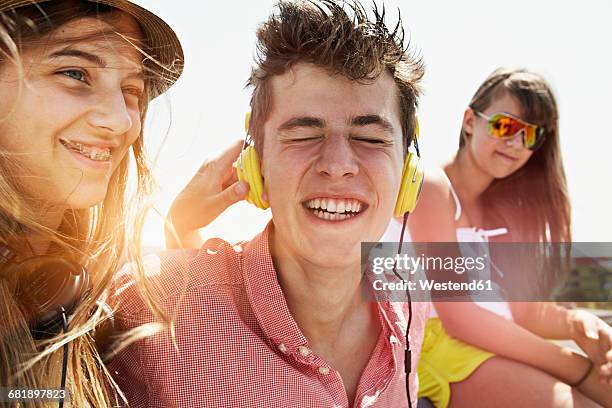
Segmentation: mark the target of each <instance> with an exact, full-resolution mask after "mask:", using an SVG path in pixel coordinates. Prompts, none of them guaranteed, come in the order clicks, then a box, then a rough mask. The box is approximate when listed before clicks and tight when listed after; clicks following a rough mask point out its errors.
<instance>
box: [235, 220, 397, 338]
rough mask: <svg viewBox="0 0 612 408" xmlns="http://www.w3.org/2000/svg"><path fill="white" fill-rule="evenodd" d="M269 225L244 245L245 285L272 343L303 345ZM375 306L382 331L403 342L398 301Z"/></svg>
mask: <svg viewBox="0 0 612 408" xmlns="http://www.w3.org/2000/svg"><path fill="white" fill-rule="evenodd" d="M272 225H273V222H272V221H270V222H269V223H268V225H267V226H266V228H265V229H264V230H263V231H262V232H261V233H260V234H259V235H257V236H256V237H255V238H254V239H253V240H251V241H250V242H249V243H248V244H247V245H246V247H245V248H244V258H243V259H244V261H243V265H242V267H243V270H244V277H245V288H246V293H247V297H248V299H249V302H250V304H251V306H252V308H253V311H254V313H255V317H256V318H257V321H258V322H259V325H260V326H261V328H262V330H263V332H264V335H265V336H266V337H267V338H268V339H270V341H271V342H272V343H273V344H274V345H275V346H279V345H280V344H283V345H284V346H286V347H287V349H289V350H292V349H296V348H298V347H300V346H306V345H307V343H308V340H307V339H306V337H304V335H303V334H302V331H301V330H300V328H299V327H298V325H297V323H296V321H295V320H294V319H293V316H292V315H291V313H290V311H289V306H288V305H287V301H286V300H285V295H284V293H283V291H282V289H281V286H280V284H279V283H278V279H277V275H276V269H275V268H274V263H273V261H272V255H271V254H270V246H269V237H270V229H271V228H273V226H272ZM378 306H379V310H380V314H381V317H382V319H381V323H382V324H383V328H384V330H385V332H387V333H389V334H392V335H393V336H394V337H395V338H396V339H397V340H398V341H399V342H400V343H401V344H404V345H405V339H404V336H405V334H404V333H405V332H406V317H405V316H404V313H403V312H402V310H401V309H402V307H401V304H397V302H378Z"/></svg>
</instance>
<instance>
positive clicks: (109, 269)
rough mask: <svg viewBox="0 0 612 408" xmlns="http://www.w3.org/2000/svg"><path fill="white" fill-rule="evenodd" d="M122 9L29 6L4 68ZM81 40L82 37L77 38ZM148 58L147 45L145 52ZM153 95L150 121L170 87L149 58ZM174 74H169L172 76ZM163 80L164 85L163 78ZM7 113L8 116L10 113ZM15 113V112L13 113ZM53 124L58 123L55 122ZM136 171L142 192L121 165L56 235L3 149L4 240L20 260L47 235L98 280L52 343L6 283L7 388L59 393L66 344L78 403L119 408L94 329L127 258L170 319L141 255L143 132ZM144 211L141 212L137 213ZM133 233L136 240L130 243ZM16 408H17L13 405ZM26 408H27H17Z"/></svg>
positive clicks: (8, 23)
mask: <svg viewBox="0 0 612 408" xmlns="http://www.w3.org/2000/svg"><path fill="white" fill-rule="evenodd" d="M117 11H118V10H117V9H115V8H113V7H110V6H104V5H100V4H96V3H91V2H86V1H75V0H68V1H50V2H45V3H43V4H37V5H27V6H24V7H19V8H16V9H14V10H10V11H8V12H5V13H2V14H1V15H0V17H1V18H0V34H1V39H2V41H0V53H1V54H0V64H9V63H15V64H19V61H20V59H19V55H20V51H22V50H23V49H25V48H27V47H28V46H31V45H32V44H34V43H36V41H38V40H41V39H43V38H45V35H47V34H49V33H51V32H52V31H53V30H55V29H57V28H58V27H60V26H62V25H63V24H66V23H68V22H70V21H72V20H75V19H77V18H82V17H95V18H103V19H105V20H108V21H110V22H112V19H113V17H114V16H113V13H116V12H117ZM77 40H78V39H77ZM141 46H142V49H141V51H143V52H144V53H146V52H147V48H146V44H139V49H140V47H141ZM145 55H146V56H147V58H143V59H144V60H145V61H146V62H145V63H144V64H143V65H145V71H146V72H147V75H146V79H145V83H146V85H145V95H144V96H143V98H142V100H143V102H142V104H141V110H140V112H141V120H142V121H143V123H144V119H145V115H146V110H147V105H148V102H149V100H150V98H151V96H152V95H155V94H156V93H157V90H158V89H160V88H162V87H163V85H160V84H159V83H157V80H158V75H157V74H156V73H155V72H156V71H157V70H156V69H153V68H151V67H150V66H148V64H151V63H152V61H153V63H157V62H155V61H154V60H152V59H151V58H150V55H147V54H145ZM167 70H168V68H166V71H167ZM160 80H163V79H160ZM2 114H3V115H4V114H5V113H2ZM6 114H7V115H10V112H8V113H6ZM49 120H53V119H52V118H51V119H49ZM131 151H132V160H133V165H134V166H135V168H136V186H135V188H134V190H135V193H134V195H133V197H132V198H131V199H128V197H127V194H126V190H127V189H128V186H129V183H128V168H129V166H130V157H129V155H126V157H125V158H124V159H123V160H122V161H121V163H120V164H119V166H118V168H117V170H116V171H115V172H114V173H113V175H112V177H111V179H110V180H109V185H108V190H107V194H106V196H105V198H104V200H103V201H102V202H101V203H99V204H98V205H95V206H94V207H92V208H88V209H69V210H67V211H66V212H65V213H64V215H63V219H62V222H61V225H60V227H59V229H58V230H57V231H56V230H51V229H49V228H46V227H45V226H44V225H42V224H41V223H40V222H39V220H38V219H37V217H38V215H37V211H36V207H35V206H36V205H37V204H40V203H36V202H34V201H33V200H32V199H31V197H30V198H29V197H28V196H29V195H28V194H27V193H26V192H25V191H24V190H23V189H22V187H21V186H20V183H19V178H18V177H17V175H19V174H21V175H22V174H27V169H24V168H20V167H19V166H18V164H17V163H16V162H15V161H14V160H12V159H11V154H10V152H8V151H0V170H1V171H0V241H1V242H4V243H6V244H9V245H10V246H11V247H12V248H13V249H14V250H16V252H17V256H18V258H20V257H27V256H29V255H30V253H29V250H28V248H27V247H26V246H24V245H20V243H23V242H24V236H25V234H28V233H36V234H38V235H42V236H44V237H46V239H48V240H49V241H50V242H51V243H52V247H53V248H54V252H55V253H57V254H61V256H64V257H69V258H70V259H73V260H75V261H77V262H79V263H80V264H82V265H83V266H85V267H86V268H87V269H88V271H89V273H90V275H91V277H92V290H91V292H90V293H89V295H88V296H87V297H86V298H85V299H84V300H83V301H82V302H81V304H80V305H79V306H78V307H77V309H76V311H75V312H74V314H73V316H72V318H71V322H70V326H71V327H70V331H69V333H67V334H65V335H59V336H57V337H55V338H53V339H51V340H47V341H37V340H34V339H33V337H32V335H31V333H30V329H29V327H28V324H27V322H26V319H25V316H24V315H23V313H22V311H21V310H20V307H19V305H18V299H16V298H15V286H14V282H11V280H10V279H0V299H2V301H1V302H0V316H2V317H1V319H0V386H2V387H12V388H15V387H21V388H54V389H56V388H59V384H60V372H61V357H62V349H61V346H62V344H63V343H65V342H70V349H69V350H70V352H69V354H68V370H67V381H66V385H67V391H68V394H69V396H70V404H72V405H73V406H78V407H88V406H91V407H110V406H116V405H117V400H116V397H113V395H114V393H113V392H112V391H111V390H112V389H113V387H110V386H109V384H113V382H112V379H110V376H109V375H108V373H107V372H106V369H105V368H104V365H103V364H102V360H101V357H100V355H99V353H98V351H97V349H96V344H95V342H94V340H93V337H92V330H93V329H94V328H95V327H96V326H97V325H98V324H99V323H100V321H99V320H100V316H101V313H100V307H99V306H98V304H97V302H98V301H99V300H102V301H103V300H105V299H106V297H107V296H108V293H107V290H108V288H109V286H110V283H111V280H112V277H113V272H114V271H115V270H116V269H117V267H118V266H119V265H118V263H119V262H120V260H125V259H124V257H123V254H124V252H127V253H128V258H129V259H131V260H136V263H135V264H136V265H138V268H137V269H138V273H137V275H138V277H139V278H138V279H137V280H138V283H139V286H140V287H141V289H142V291H143V295H144V297H145V299H146V300H147V302H148V303H149V305H150V307H151V308H152V310H153V311H154V312H155V313H156V314H157V315H158V316H161V317H162V318H165V316H164V315H163V313H161V311H160V310H159V309H158V308H157V306H156V302H155V300H154V298H153V296H152V294H151V291H150V290H149V287H148V286H147V285H146V280H145V279H144V278H143V276H144V271H143V270H142V266H141V265H142V264H141V262H138V261H139V259H140V253H139V242H140V228H141V225H142V218H143V217H144V211H145V209H146V199H147V197H148V195H149V193H150V192H151V189H152V187H153V181H152V177H151V173H150V171H149V168H148V166H147V159H146V157H145V153H144V148H143V135H142V130H141V134H140V135H139V137H138V139H137V140H136V142H135V143H134V144H133V145H132V147H131ZM134 209H136V210H134ZM126 234H129V235H128V236H129V237H130V240H129V242H128V243H127V244H128V245H126ZM47 404H48V403H46V402H36V401H30V402H28V405H27V406H46V405H47ZM11 406H14V405H11ZM17 406H20V405H17Z"/></svg>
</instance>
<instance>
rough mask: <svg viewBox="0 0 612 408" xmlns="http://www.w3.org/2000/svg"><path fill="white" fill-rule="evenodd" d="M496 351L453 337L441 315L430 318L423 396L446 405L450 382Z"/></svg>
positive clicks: (421, 367)
mask: <svg viewBox="0 0 612 408" xmlns="http://www.w3.org/2000/svg"><path fill="white" fill-rule="evenodd" d="M494 355H495V354H493V353H489V352H487V351H484V350H481V349H479V348H476V347H473V346H470V345H469V344H466V343H464V342H462V341H461V340H457V339H454V338H452V337H450V336H449V335H448V334H447V333H446V330H444V326H442V322H441V321H440V319H438V318H437V317H432V318H430V319H429V320H427V323H426V324H425V336H424V338H423V348H422V350H421V357H420V358H419V369H418V373H419V397H426V398H428V399H429V400H431V402H432V403H433V404H434V405H435V406H436V408H446V407H447V406H448V403H449V401H450V383H453V382H459V381H463V380H465V379H466V378H467V377H468V376H469V375H470V374H472V373H473V372H474V371H475V370H476V369H477V368H478V366H480V365H481V364H482V363H484V362H485V361H486V360H488V359H489V358H491V357H493V356H494Z"/></svg>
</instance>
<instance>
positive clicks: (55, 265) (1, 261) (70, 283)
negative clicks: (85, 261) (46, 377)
mask: <svg viewBox="0 0 612 408" xmlns="http://www.w3.org/2000/svg"><path fill="white" fill-rule="evenodd" d="M16 255H17V254H16V253H15V251H14V250H13V249H11V248H10V247H9V246H7V245H4V244H2V243H0V278H1V279H7V280H9V281H10V282H14V283H15V285H16V291H15V299H17V302H18V304H19V308H20V309H21V311H22V313H23V314H24V316H25V318H26V320H27V322H28V326H29V327H30V332H31V333H32V337H33V338H34V339H37V340H40V339H45V338H49V337H52V336H54V335H57V334H58V333H59V332H60V330H63V331H64V332H67V331H68V316H69V315H70V314H72V312H74V309H76V307H77V306H78V304H79V303H80V302H81V301H82V300H83V299H84V298H85V296H87V294H88V293H89V291H90V290H91V282H90V278H89V273H88V272H87V269H85V268H84V267H83V266H82V265H79V264H77V263H76V262H72V261H68V260H66V259H64V258H60V257H56V256H48V255H41V256H33V257H30V258H26V259H24V260H23V261H21V262H13V259H15V257H16ZM63 349H64V356H63V359H62V380H61V384H60V389H62V390H63V389H65V386H66V372H67V366H68V343H66V344H64V347H63ZM63 405H64V398H60V399H59V402H58V407H60V408H61V407H63Z"/></svg>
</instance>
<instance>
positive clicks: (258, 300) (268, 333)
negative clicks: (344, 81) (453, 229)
mask: <svg viewBox="0 0 612 408" xmlns="http://www.w3.org/2000/svg"><path fill="white" fill-rule="evenodd" d="M270 227H271V226H270V225H269V226H268V228H266V230H264V232H263V233H262V234H260V235H258V236H257V237H256V238H255V239H253V240H252V241H250V242H249V243H244V244H241V245H239V246H232V245H230V244H228V243H227V242H225V241H222V240H220V239H212V240H209V241H208V242H207V243H206V244H205V245H204V246H203V247H202V248H201V249H200V250H199V251H195V250H189V251H185V250H182V251H170V252H166V253H164V254H163V255H162V256H161V257H160V258H157V257H155V258H153V259H151V258H149V259H148V261H147V263H148V264H149V265H147V272H148V274H149V275H151V274H152V275H154V276H152V278H151V279H152V282H153V283H154V285H155V286H156V287H157V288H158V290H159V295H160V296H161V298H162V299H163V307H164V308H165V310H166V311H167V312H169V313H171V314H173V315H174V318H175V330H176V335H175V339H176V340H175V343H174V342H173V340H172V337H171V335H170V333H169V332H163V333H160V334H156V335H154V336H151V337H148V338H145V339H144V340H140V341H138V342H136V343H134V344H132V345H131V346H129V347H128V348H127V349H125V350H124V351H122V352H121V353H120V354H119V355H118V356H117V357H115V359H114V360H113V361H112V362H111V364H110V366H109V370H110V372H111V373H112V374H113V376H114V378H115V380H116V381H117V383H118V384H119V386H120V388H121V389H122V390H123V392H124V393H125V395H126V397H127V399H128V401H129V402H130V406H131V407H160V408H161V407H164V408H169V407H189V408H193V407H206V408H211V407H232V408H233V407H282V408H287V407H296V408H298V407H299V408H305V407H313V408H324V407H342V408H344V407H346V408H348V407H349V403H348V399H347V395H346V391H345V388H344V384H343V382H342V378H341V377H340V374H339V373H338V372H337V371H336V370H334V368H333V367H330V366H329V365H328V364H327V363H326V362H325V361H324V360H323V359H321V358H320V357H319V356H317V355H316V354H315V353H314V352H313V351H312V350H311V349H310V346H309V344H308V340H307V339H306V338H305V337H304V335H303V334H302V332H301V331H300V328H299V327H298V325H297V323H296V322H295V320H294V319H293V317H292V316H291V314H290V312H289V309H288V307H287V303H286V302H285V298H284V295H283V292H282V290H281V287H280V285H279V284H278V281H277V278H276V272H275V270H274V266H273V264H272V258H271V256H270V251H269V248H268V230H269V228H270ZM151 261H153V262H151ZM117 297H118V299H119V301H120V304H119V313H118V320H119V323H120V325H121V326H123V328H132V327H136V326H139V325H141V324H144V323H148V322H151V321H152V315H151V313H150V312H149V311H148V308H147V307H146V305H145V304H144V303H143V301H142V299H141V298H140V296H139V295H138V291H137V290H136V288H135V286H133V285H130V284H129V283H127V284H126V285H124V286H123V287H121V288H120V289H119V291H118V295H117ZM379 310H380V313H379V316H380V320H381V325H382V327H383V329H382V330H381V333H380V336H379V338H378V342H377V344H376V346H375V348H374V350H373V351H372V353H371V355H370V359H369V362H368V363H367V365H366V367H365V369H364V371H363V373H362V375H361V378H360V380H359V384H358V387H357V393H356V398H355V402H354V405H353V406H354V407H407V406H408V402H407V398H406V378H405V374H404V343H405V337H404V333H405V328H406V313H407V305H405V304H403V303H388V302H387V303H380V304H379ZM413 313H414V315H413V320H412V327H411V346H412V350H413V357H412V373H411V374H410V384H411V391H410V394H411V398H412V402H413V407H416V400H417V376H416V371H417V369H416V368H417V361H418V355H419V352H420V349H421V343H422V339H423V327H424V323H425V320H426V318H427V316H428V313H429V304H428V303H415V304H414V305H413Z"/></svg>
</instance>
